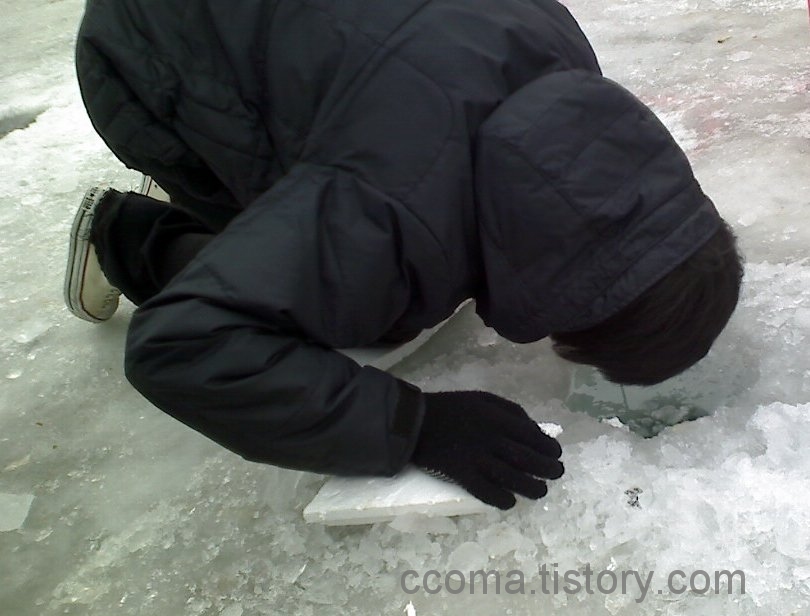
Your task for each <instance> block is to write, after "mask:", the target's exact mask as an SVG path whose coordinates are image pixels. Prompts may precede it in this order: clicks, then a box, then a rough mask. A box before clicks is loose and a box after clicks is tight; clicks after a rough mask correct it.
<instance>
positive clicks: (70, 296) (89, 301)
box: [65, 186, 121, 323]
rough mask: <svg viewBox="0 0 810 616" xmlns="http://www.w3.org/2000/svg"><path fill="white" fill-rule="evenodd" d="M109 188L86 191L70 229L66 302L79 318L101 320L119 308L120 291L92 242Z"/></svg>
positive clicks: (95, 321)
mask: <svg viewBox="0 0 810 616" xmlns="http://www.w3.org/2000/svg"><path fill="white" fill-rule="evenodd" d="M109 190H110V189H109V188H105V187H101V186H95V187H93V188H91V189H90V190H88V191H87V193H86V194H85V195H84V199H82V203H81V205H80V206H79V211H78V212H76V217H75V218H74V219H73V227H72V228H71V230H70V246H69V249H68V262H67V272H66V274H65V303H66V304H67V307H68V309H69V310H70V311H71V312H72V313H73V314H75V315H76V316H77V317H79V318H80V319H84V320H85V321H90V322H91V323H101V322H102V321H106V320H107V319H109V318H110V317H111V316H112V315H113V314H114V313H115V311H116V309H117V308H118V298H119V297H120V296H121V291H119V290H118V289H116V288H115V287H114V286H112V285H111V284H110V283H109V282H108V281H107V278H105V276H104V274H103V272H102V271H101V266H100V265H99V262H98V257H97V256H96V249H95V248H94V247H93V245H92V244H91V243H90V225H91V224H92V222H93V216H94V215H95V212H96V207H97V206H98V204H99V203H100V202H101V200H102V199H103V198H104V195H106V194H107V192H108V191H109Z"/></svg>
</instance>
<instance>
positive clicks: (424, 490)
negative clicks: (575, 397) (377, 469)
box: [304, 423, 562, 526]
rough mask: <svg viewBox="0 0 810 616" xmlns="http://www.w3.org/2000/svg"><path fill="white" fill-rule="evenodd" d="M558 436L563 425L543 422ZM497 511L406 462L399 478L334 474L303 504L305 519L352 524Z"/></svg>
mask: <svg viewBox="0 0 810 616" xmlns="http://www.w3.org/2000/svg"><path fill="white" fill-rule="evenodd" d="M540 427H541V428H542V429H543V431H544V432H546V434H549V435H551V436H555V437H556V436H557V435H559V434H560V432H562V428H560V426H558V425H556V424H550V423H543V424H540ZM487 511H494V508H493V507H490V506H489V505H485V504H484V503H482V502H481V501H479V500H478V499H477V498H474V497H473V496H471V495H470V494H469V493H468V492H467V491H466V490H464V489H463V488H461V487H459V486H457V485H455V484H452V483H449V482H447V481H443V480H441V479H436V478H435V477H431V476H430V475H427V474H426V473H423V472H422V471H420V470H419V469H417V468H414V467H408V468H407V469H406V470H404V471H403V472H402V473H400V474H399V475H397V476H396V477H390V478H389V477H373V478H347V477H334V478H332V479H329V480H328V481H327V482H326V483H325V484H324V485H323V487H322V488H321V490H320V492H318V495H317V496H316V497H315V498H314V499H313V500H312V502H311V503H310V504H309V505H307V507H306V508H305V509H304V519H305V520H306V521H307V522H318V523H321V524H326V525H327V526H350V525H355V524H372V523H374V522H387V521H390V520H393V519H394V518H396V517H399V516H403V515H412V514H416V515H424V516H426V517H436V516H459V515H469V514H471V513H485V512H487Z"/></svg>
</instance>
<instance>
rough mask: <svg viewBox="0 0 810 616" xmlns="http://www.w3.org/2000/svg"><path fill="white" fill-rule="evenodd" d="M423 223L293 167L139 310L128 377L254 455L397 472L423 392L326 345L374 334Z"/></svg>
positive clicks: (333, 176)
mask: <svg viewBox="0 0 810 616" xmlns="http://www.w3.org/2000/svg"><path fill="white" fill-rule="evenodd" d="M411 227H412V228H411ZM420 234H422V235H424V230H421V229H420V227H419V222H418V221H416V220H413V219H412V217H410V216H409V214H408V212H407V210H405V209H404V208H403V207H402V206H401V204H399V203H397V202H396V201H393V200H391V199H390V198H388V197H387V196H386V195H384V194H382V193H380V192H378V191H377V190H375V189H374V188H373V187H372V186H369V185H368V184H366V183H364V182H363V181H362V180H360V179H359V178H357V177H355V176H353V175H352V174H350V173H348V172H345V171H341V170H337V169H333V168H328V167H320V166H315V165H309V164H299V165H298V166H297V167H295V168H293V169H292V171H291V172H290V173H289V174H288V175H287V176H285V177H284V178H283V179H282V180H281V181H280V182H278V183H277V184H276V185H274V186H273V187H272V188H271V189H270V190H269V191H268V192H267V193H265V194H264V195H262V196H261V197H259V198H258V199H257V200H256V201H255V202H254V203H252V204H251V205H250V206H249V207H248V208H247V209H246V210H245V211H244V212H243V213H242V214H240V215H239V216H238V217H237V218H236V219H234V221H233V222H232V223H231V224H230V225H229V226H228V227H227V228H226V229H225V231H224V232H222V233H221V234H219V235H218V236H217V237H216V239H215V240H214V241H212V243H211V244H210V245H209V246H207V247H206V248H205V249H204V250H203V251H202V252H201V253H200V255H198V257H197V258H196V259H195V260H194V261H193V262H192V263H191V264H190V265H189V266H188V267H187V268H186V269H185V270H183V271H182V272H181V273H180V274H179V275H178V276H177V277H176V278H175V279H174V280H173V281H172V282H171V283H170V284H169V285H168V286H167V287H166V288H165V289H164V290H163V291H162V292H161V293H159V294H158V295H157V296H155V297H154V298H152V299H151V300H149V301H148V302H146V303H145V304H143V305H142V306H141V307H140V308H139V309H138V310H137V311H136V313H135V316H134V318H133V320H132V324H131V327H130V331H129V336H128V340H127V352H126V374H127V377H128V378H129V380H130V381H131V382H132V384H133V385H134V386H135V387H136V388H137V389H138V390H139V391H140V392H141V393H142V394H143V395H144V396H145V397H146V398H148V399H149V400H150V401H151V402H152V403H153V404H155V405H156V406H158V407H159V408H161V409H162V410H164V411H165V412H167V413H169V414H170V415H172V416H174V417H176V418H177V419H179V420H181V421H183V422H184V423H186V424H187V425H189V426H191V427H193V428H194V429H196V430H198V431H199V432H201V433H203V434H205V435H206V436H208V437H209V438H211V439H213V440H214V441H216V442H218V443H220V444H221V445H223V446H225V447H227V448H229V449H231V450H232V451H234V452H236V453H238V454H240V455H242V456H243V457H244V458H246V459H249V460H253V461H258V462H266V463H271V464H275V465H278V466H284V467H289V468H295V469H301V470H309V471H314V472H322V473H330V474H344V475H346V474H375V475H392V474H394V473H396V472H397V471H399V470H400V469H401V468H402V467H403V466H404V465H405V464H406V463H407V462H408V460H409V459H410V456H411V454H412V451H413V448H414V447H415V443H416V438H417V435H418V432H419V428H420V425H421V419H422V415H423V413H424V402H423V396H422V394H421V392H419V390H418V389H416V388H414V387H412V386H410V385H408V384H406V383H404V382H402V381H400V380H398V379H396V378H394V377H393V376H391V375H389V374H387V373H384V372H381V371H378V370H376V369H373V368H370V367H360V366H358V365H357V364H356V363H355V362H353V361H352V360H350V359H348V358H347V357H345V356H343V355H341V354H340V353H338V352H336V351H333V350H332V349H333V348H341V347H347V346H357V345H362V344H366V343H369V342H372V341H373V340H375V339H377V338H378V337H379V336H380V335H381V334H383V333H385V332H386V331H388V329H389V328H390V327H391V325H392V324H393V323H394V322H395V321H396V319H397V318H398V317H399V316H400V314H401V313H402V311H403V310H404V309H405V307H406V306H407V304H408V297H409V293H410V286H411V284H412V281H411V280H410V279H409V271H410V268H409V265H408V259H407V250H406V249H405V248H403V237H407V238H409V241H410V240H412V238H414V237H416V238H418V237H420ZM431 241H432V240H431Z"/></svg>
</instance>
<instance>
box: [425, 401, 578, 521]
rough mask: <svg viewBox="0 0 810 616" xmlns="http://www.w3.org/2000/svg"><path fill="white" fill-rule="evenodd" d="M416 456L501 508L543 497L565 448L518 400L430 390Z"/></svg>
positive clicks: (559, 471)
mask: <svg viewBox="0 0 810 616" xmlns="http://www.w3.org/2000/svg"><path fill="white" fill-rule="evenodd" d="M424 396H425V418H424V421H423V423H422V430H421V432H420V434H419V440H418V441H417V443H416V449H415V450H414V453H413V457H412V458H411V460H412V462H413V463H414V464H415V465H416V466H418V467H420V468H422V469H424V470H426V471H427V472H428V473H430V474H432V475H438V476H440V477H443V478H445V479H449V480H450V481H453V482H455V483H458V484H459V485H460V486H461V487H463V488H464V489H465V490H467V491H468V492H469V493H470V494H472V495H473V496H475V497H476V498H477V499H479V500H481V501H484V502H485V503H488V504H490V505H494V506H495V507H498V508H499V509H511V508H512V507H514V505H515V497H514V496H513V495H512V493H513V492H514V493H517V494H521V495H523V496H526V497H528V498H532V499H538V498H542V497H543V496H545V495H546V492H547V491H548V488H547V487H546V482H545V481H542V480H541V479H538V477H543V478H545V479H558V478H559V477H561V476H562V474H563V471H564V469H563V465H562V463H561V462H560V461H559V459H558V458H559V457H560V455H562V449H561V448H560V444H559V443H558V442H557V440H556V439H554V438H552V437H550V436H548V435H547V434H545V433H544V432H543V431H542V430H541V429H540V428H539V427H538V426H537V424H536V423H535V422H534V421H533V420H532V419H531V418H530V417H529V416H528V415H527V414H526V411H524V410H523V409H522V408H521V407H520V406H519V405H517V404H515V403H514V402H510V401H509V400H506V399H504V398H501V397H500V396H496V395H495V394H490V393H487V392H483V391H452V392H440V393H432V394H431V393H426V394H424Z"/></svg>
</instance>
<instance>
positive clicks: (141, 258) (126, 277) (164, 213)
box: [91, 191, 214, 305]
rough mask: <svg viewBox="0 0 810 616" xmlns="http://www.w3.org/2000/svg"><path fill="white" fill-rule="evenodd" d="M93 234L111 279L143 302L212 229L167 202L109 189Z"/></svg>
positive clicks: (205, 240) (136, 301) (204, 241)
mask: <svg viewBox="0 0 810 616" xmlns="http://www.w3.org/2000/svg"><path fill="white" fill-rule="evenodd" d="M91 237H92V242H93V245H94V246H95V248H96V253H97V255H98V258H99V263H100V264H101V269H102V271H103V272H104V274H105V276H106V277H107V279H108V280H109V281H110V283H111V284H113V285H114V286H116V287H117V288H118V289H120V290H121V292H122V293H123V294H124V295H125V296H126V297H127V298H128V299H129V300H130V301H132V302H133V303H134V304H136V305H140V304H142V303H143V302H145V301H146V300H148V299H149V298H150V297H152V296H153V295H155V294H157V293H158V292H159V291H160V290H161V289H163V287H164V286H166V284H167V283H168V282H169V281H170V280H171V279H172V278H173V277H174V276H175V275H176V274H177V273H179V272H180V271H181V270H182V269H183V268H184V267H185V266H186V265H188V263H189V262H190V261H191V260H192V259H193V258H194V256H196V254H197V253H198V252H199V251H200V250H202V249H203V248H204V247H205V246H206V245H207V244H208V242H209V241H211V239H213V237H214V234H213V233H212V232H211V230H210V229H209V228H208V227H206V226H205V225H203V224H202V223H201V222H200V221H199V220H197V219H195V218H194V217H193V216H191V215H190V214H189V213H188V212H186V211H184V210H180V209H179V208H177V207H174V206H172V205H170V204H168V203H165V202H163V201H158V200H156V199H152V198H151V197H147V196H145V195H141V194H138V193H119V192H117V191H110V192H109V193H107V196H106V198H105V200H104V202H103V203H102V204H101V205H100V206H99V209H98V211H97V214H96V218H95V220H94V221H93V228H92V236H91Z"/></svg>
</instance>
